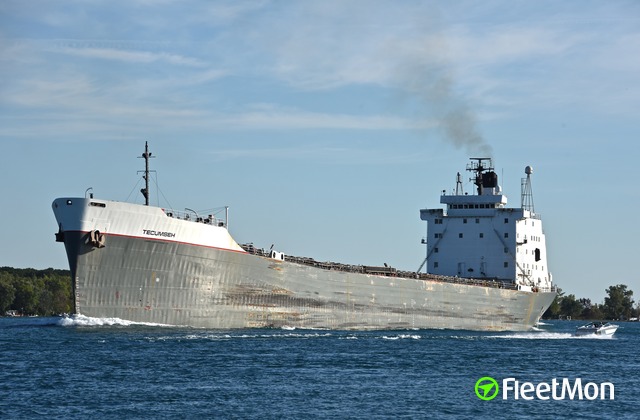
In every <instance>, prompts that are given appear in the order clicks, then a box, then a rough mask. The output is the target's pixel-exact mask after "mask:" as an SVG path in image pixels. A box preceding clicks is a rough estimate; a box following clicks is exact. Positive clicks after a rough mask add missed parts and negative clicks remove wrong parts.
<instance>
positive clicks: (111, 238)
mask: <svg viewBox="0 0 640 420" xmlns="http://www.w3.org/2000/svg"><path fill="white" fill-rule="evenodd" d="M53 209H54V213H55V215H56V219H57V221H58V224H59V235H58V237H59V240H61V241H63V242H64V244H65V248H66V251H67V255H68V258H69V264H70V268H71V272H72V276H73V286H74V287H73V288H74V294H75V311H76V313H79V314H83V315H86V316H91V317H116V318H121V319H125V320H130V321H135V322H151V323H159V324H168V325H183V326H192V327H202V328H252V327H296V328H328V329H363V330H364V329H396V328H448V329H469V330H487V331H505V330H511V331H523V330H529V329H531V327H533V326H534V324H535V323H536V322H537V321H538V319H539V317H540V315H541V314H542V313H543V312H544V311H545V310H546V309H547V308H548V306H549V305H550V304H551V302H552V301H553V299H554V297H555V295H556V293H555V291H551V290H548V291H544V292H543V291H541V290H539V289H538V290H536V291H531V290H528V291H527V290H516V289H513V288H504V287H503V288H500V287H494V286H495V284H502V283H500V282H497V283H493V282H484V283H479V284H478V283H476V284H472V283H471V282H465V281H463V280H460V279H453V278H445V277H441V278H440V279H439V280H435V279H433V278H412V277H418V275H417V274H414V276H411V277H410V276H404V277H402V276H390V275H389V276H388V275H373V274H363V273H354V272H347V271H340V270H329V269H323V268H318V267H314V266H311V265H306V264H299V263H295V262H290V261H282V260H278V259H272V258H268V257H265V256H258V255H253V254H250V253H247V252H246V251H245V250H244V249H243V248H242V247H240V246H239V245H238V244H237V243H236V242H235V241H234V240H233V238H232V237H231V236H230V235H229V233H228V231H227V229H226V228H225V227H224V226H217V225H215V224H212V223H202V222H195V221H188V220H182V219H177V218H175V217H170V216H169V215H168V213H165V212H164V211H163V210H162V209H160V208H154V207H147V206H141V205H135V204H127V203H120V202H113V201H105V200H94V199H85V198H59V199H56V200H55V201H54V203H53ZM96 231H98V232H97V233H96ZM422 277H425V276H424V275H423V276H422Z"/></svg>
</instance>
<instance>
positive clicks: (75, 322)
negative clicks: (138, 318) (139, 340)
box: [58, 315, 174, 327]
mask: <svg viewBox="0 0 640 420" xmlns="http://www.w3.org/2000/svg"><path fill="white" fill-rule="evenodd" d="M58 325H60V326H62V327H113V326H120V327H130V326H135V325H143V326H148V327H174V326H173V325H167V324H157V323H152V322H133V321H127V320H124V319H120V318H93V317H90V316H85V315H71V316H68V317H64V318H62V319H60V320H59V321H58Z"/></svg>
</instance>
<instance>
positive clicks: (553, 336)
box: [487, 330, 613, 340]
mask: <svg viewBox="0 0 640 420" xmlns="http://www.w3.org/2000/svg"><path fill="white" fill-rule="evenodd" d="M612 337H613V336H611V335H595V334H593V335H581V336H577V335H575V334H573V333H569V332H548V331H543V330H538V331H531V332H523V333H514V334H504V335H502V334H501V335H490V336H488V337H487V338H510V339H524V340H609V339H611V338H612Z"/></svg>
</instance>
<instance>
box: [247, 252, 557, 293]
mask: <svg viewBox="0 0 640 420" xmlns="http://www.w3.org/2000/svg"><path fill="white" fill-rule="evenodd" d="M240 246H241V247H242V248H243V249H244V250H245V251H247V253H249V254H252V255H256V256H259V257H265V258H271V257H272V254H271V251H266V250H264V249H262V248H256V247H255V246H254V245H253V244H252V243H247V244H242V245H240ZM284 261H287V262H290V263H294V264H301V265H306V266H311V267H316V268H319V269H322V270H334V271H343V272H348V273H359V274H369V275H376V276H385V277H398V278H411V279H420V280H425V281H437V282H444V283H456V284H464V285H469V286H480V287H491V288H495V289H511V290H518V285H517V284H515V283H514V282H513V281H511V280H502V279H489V278H469V277H455V276H442V275H435V274H429V273H418V272H415V271H403V270H398V269H396V268H394V267H388V266H382V267H378V266H368V265H354V264H343V263H337V262H332V261H316V260H314V259H313V258H310V257H297V256H292V255H284ZM533 291H541V292H551V291H553V289H549V290H541V289H537V288H534V289H533Z"/></svg>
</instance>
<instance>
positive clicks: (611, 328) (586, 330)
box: [576, 322, 618, 335]
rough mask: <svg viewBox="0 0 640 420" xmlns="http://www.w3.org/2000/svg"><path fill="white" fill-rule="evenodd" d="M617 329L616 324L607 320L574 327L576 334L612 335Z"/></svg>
mask: <svg viewBox="0 0 640 420" xmlns="http://www.w3.org/2000/svg"><path fill="white" fill-rule="evenodd" d="M617 329H618V326H617V325H614V324H610V323H608V322H590V323H588V324H586V325H583V326H581V327H578V328H576V335H591V334H594V335H613V333H614V332H616V330H617Z"/></svg>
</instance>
